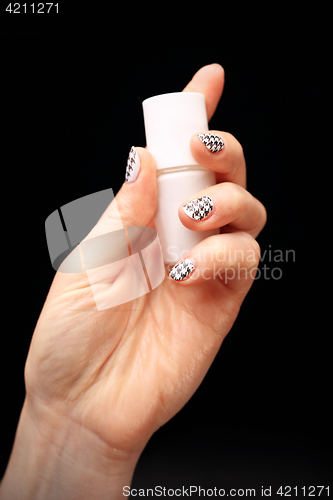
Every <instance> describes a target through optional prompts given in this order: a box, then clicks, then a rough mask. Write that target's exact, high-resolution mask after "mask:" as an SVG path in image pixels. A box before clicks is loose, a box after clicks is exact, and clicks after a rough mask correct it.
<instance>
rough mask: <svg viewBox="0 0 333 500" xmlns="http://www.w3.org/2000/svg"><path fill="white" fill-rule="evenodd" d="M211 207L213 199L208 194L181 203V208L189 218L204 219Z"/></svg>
mask: <svg viewBox="0 0 333 500" xmlns="http://www.w3.org/2000/svg"><path fill="white" fill-rule="evenodd" d="M213 207H214V205H213V201H212V199H211V198H210V197H209V196H200V198H196V199H195V200H192V201H189V202H188V203H186V205H183V210H184V212H185V213H186V215H188V216H189V217H191V219H194V220H204V219H205V218H206V217H208V215H209V214H210V213H211V211H212V210H213Z"/></svg>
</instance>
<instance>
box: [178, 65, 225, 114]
mask: <svg viewBox="0 0 333 500" xmlns="http://www.w3.org/2000/svg"><path fill="white" fill-rule="evenodd" d="M223 86H224V69H223V68H222V66H221V65H220V64H208V65H207V66H203V67H202V68H200V69H199V71H197V72H196V73H195V75H194V76H193V78H192V80H191V81H190V82H189V83H188V84H187V85H186V87H185V88H184V90H183V92H200V93H201V94H204V95H205V100H206V109H207V118H208V121H209V120H210V119H211V117H212V116H213V114H214V112H215V110H216V107H217V105H218V102H219V100H220V98H221V95H222V91H223Z"/></svg>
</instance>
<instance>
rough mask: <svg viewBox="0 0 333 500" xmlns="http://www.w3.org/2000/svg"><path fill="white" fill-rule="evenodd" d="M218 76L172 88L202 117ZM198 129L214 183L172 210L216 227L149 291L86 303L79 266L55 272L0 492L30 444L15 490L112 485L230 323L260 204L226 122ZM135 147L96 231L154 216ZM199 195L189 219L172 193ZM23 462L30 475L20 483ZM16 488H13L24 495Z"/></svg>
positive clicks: (248, 273) (148, 166)
mask: <svg viewBox="0 0 333 500" xmlns="http://www.w3.org/2000/svg"><path fill="white" fill-rule="evenodd" d="M223 84H224V71H223V69H222V68H221V66H219V65H216V64H213V65H209V66H205V67H203V68H201V69H200V70H199V71H198V72H197V74H196V75H195V76H194V77H193V79H192V81H191V82H190V83H189V84H188V86H187V87H186V88H185V89H184V91H191V92H201V93H204V94H205V97H206V105H207V114H208V119H210V117H211V116H212V114H213V113H214V111H215V108H216V106H217V104H218V101H219V99H220V96H221V93H222V89H223ZM198 134H200V137H198V135H195V136H193V137H192V139H191V151H192V154H193V156H194V158H195V159H196V160H197V161H198V163H199V164H201V165H203V166H205V167H207V168H209V169H211V170H213V171H215V172H216V178H217V185H215V186H212V187H210V188H208V189H206V190H205V191H202V192H201V193H193V196H192V198H191V199H190V200H184V203H183V204H182V206H180V207H179V218H180V220H181V222H182V223H183V224H184V226H186V227H188V228H189V229H191V230H193V231H205V230H208V229H212V228H221V230H220V233H221V234H218V235H216V236H210V237H208V238H206V239H205V240H204V241H202V242H201V243H199V244H198V245H197V246H196V247H195V248H194V249H193V250H191V251H190V252H189V254H188V255H187V256H186V258H189V259H190V260H191V262H192V264H193V266H194V268H193V270H192V272H191V273H189V275H188V276H186V278H185V279H184V280H183V281H176V280H174V279H172V278H171V277H170V276H167V277H166V278H165V280H164V281H163V283H162V284H161V285H160V286H158V287H157V288H156V289H154V290H153V291H152V292H150V293H148V294H146V295H143V296H142V297H139V298H137V299H135V300H133V301H132V302H130V303H127V304H123V305H120V306H115V307H112V308H109V309H105V310H102V311H97V309H96V304H95V301H94V297H93V294H92V291H91V288H90V283H89V280H88V277H87V276H86V275H85V274H65V273H60V272H57V274H56V275H55V278H54V281H53V283H52V286H51V288H50V291H49V294H48V296H47V299H46V302H45V304H44V307H43V310H42V312H41V315H40V318H39V320H38V323H37V326H36V329H35V332H34V335H33V339H32V342H31V346H30V351H29V355H28V358H27V362H26V368H25V382H26V391H27V394H26V401H25V404H24V408H23V411H22V415H21V421H20V424H19V429H18V433H17V436H16V441H15V445H14V449H13V453H12V457H11V460H10V463H9V466H8V469H7V472H6V475H5V478H4V480H3V487H2V491H3V495H6V492H9V491H11V492H14V491H15V484H11V478H12V480H13V477H14V476H15V473H13V472H12V471H14V470H15V467H16V468H17V467H22V466H23V463H24V458H23V456H24V450H26V448H28V447H29V446H30V454H31V453H32V452H31V447H40V448H42V449H43V451H40V452H39V454H38V451H35V452H34V453H33V454H32V456H33V458H32V463H31V464H30V465H27V466H26V467H28V470H29V476H30V477H27V478H26V486H25V490H24V491H26V492H28V491H35V494H36V496H35V497H31V498H48V499H49V498H53V496H52V492H53V495H54V498H58V497H57V496H56V494H55V493H54V491H56V488H58V489H59V490H58V491H61V493H62V495H61V498H80V499H82V498H85V492H86V495H87V498H90V499H91V498H95V496H94V494H96V498H98V499H99V500H101V499H102V498H104V496H105V497H106V498H109V497H110V491H111V490H112V492H113V497H115V496H117V495H119V496H121V491H122V487H123V486H125V485H129V484H130V480H131V475H132V473H133V470H134V467H135V464H136V462H137V460H138V458H139V456H140V454H141V452H142V450H143V449H144V447H145V445H146V443H147V442H148V440H149V439H150V437H151V436H152V434H153V433H154V432H155V431H156V430H157V429H158V428H159V427H160V426H161V425H163V424H164V423H165V422H167V421H168V420H169V419H170V418H171V417H172V416H173V415H175V414H176V413H177V412H178V411H179V410H180V409H181V408H182V407H183V405H184V404H185V403H186V402H187V401H188V399H189V398H190V397H191V396H192V394H193V393H194V392H195V390H196V389H197V387H198V386H199V384H200V383H201V381H202V379H203V377H204V376H205V374H206V372H207V370H208V368H209V367H210V365H211V363H212V361H213V359H214V357H215V356H216V353H217V351H218V349H219V347H220V345H221V343H222V341H223V339H224V338H225V336H226V335H227V333H228V332H229V330H230V328H231V327H232V325H233V323H234V321H235V319H236V317H237V314H238V311H239V308H240V306H241V303H242V301H243V299H244V297H245V295H246V293H247V292H248V290H249V288H250V286H251V284H252V282H253V279H254V277H255V272H256V268H257V265H258V261H259V245H258V244H257V242H256V241H255V239H254V238H255V237H256V236H257V235H258V233H259V232H260V231H261V229H262V228H263V226H264V224H265V221H266V212H265V209H264V207H263V205H262V204H261V203H260V202H259V201H258V200H256V199H255V198H254V197H253V196H252V195H251V194H250V193H249V192H248V191H246V167H245V160H244V155H243V151H242V147H241V145H240V144H239V143H238V141H237V140H236V139H235V138H234V137H233V136H232V135H230V134H228V133H226V132H220V131H202V130H200V131H198ZM205 134H213V135H214V136H217V137H216V140H218V138H220V139H222V141H221V142H219V143H220V145H222V144H223V148H222V149H221V150H220V151H218V152H215V153H214V152H212V151H210V149H211V148H210V149H209V141H207V140H206V141H204V138H205ZM208 139H209V137H208ZM213 139H214V138H213ZM205 142H206V144H205ZM207 145H208V147H207ZM136 152H137V154H138V156H139V159H140V170H139V172H138V175H137V177H136V179H135V180H134V181H133V182H124V184H123V186H122V188H121V189H120V191H119V193H118V194H117V196H116V198H115V200H116V207H115V203H114V202H112V203H111V204H110V206H109V208H108V209H107V211H106V212H105V213H104V215H103V216H102V218H101V219H100V221H99V222H98V225H97V226H96V228H95V232H96V234H98V232H101V233H103V232H107V231H108V230H112V228H113V227H114V224H115V215H114V214H116V212H117V213H118V211H119V213H120V215H121V218H122V219H123V221H126V222H125V223H126V224H129V225H132V226H149V225H150V226H152V227H154V226H153V224H154V222H153V219H154V213H155V210H156V202H157V185H156V172H155V164H154V160H153V158H152V156H151V155H150V154H149V152H148V151H147V150H146V149H143V148H136ZM200 196H207V197H209V198H210V200H211V204H210V208H211V210H210V212H209V213H208V214H207V216H206V217H205V218H203V219H201V220H200V217H199V216H198V217H199V218H197V219H198V220H196V219H195V218H193V217H191V214H192V212H193V210H192V208H193V206H194V205H193V204H188V205H187V210H184V209H183V205H185V204H186V203H188V202H190V201H192V200H194V199H196V198H198V197H200ZM143 199H144V200H145V203H144V204H143V203H142V200H143ZM115 208H117V211H116V210H115ZM191 210H192V211H191ZM124 279H125V278H124V273H123V272H119V274H118V275H117V277H116V278H115V280H114V281H113V283H112V284H111V285H110V287H114V290H117V289H121V287H122V286H125V283H124V282H123V281H122V280H124ZM78 304H79V308H78V309H77V310H75V306H76V305H78ZM27 429H30V430H29V431H28V430H27ZM32 429H33V430H32ZM28 434H29V435H30V436H31V440H32V442H31V441H29V435H28ZM37 436H38V438H37ZM29 443H30V445H29ZM20 457H21V458H20ZM20 464H21V465H20ZM50 464H51V465H50ZM52 464H53V465H52ZM81 465H82V466H81ZM36 468H37V470H35V469H36ZM11 469H12V470H11ZM33 471H35V474H36V475H37V476H36V477H35V482H34V486H31V480H32V478H31V476H32V475H33V474H34V473H33ZM80 471H81V472H80ZM20 474H22V472H21V471H20ZM68 476H69V477H68ZM37 477H38V478H37ZM52 478H53V479H52ZM95 482H97V483H98V485H99V486H98V488H97V489H96V488H95V486H94V485H95ZM29 484H30V486H28V485H29ZM104 484H105V488H104V487H103V485H104ZM10 488H12V489H10ZM33 488H35V489H34V490H33ZM52 488H53V489H52ZM24 491H23V490H22V491H21V492H20V495H21V496H19V495H18V498H20V499H21V500H22V499H24V498H29V496H28V494H27V493H26V495H24V494H23V493H24ZM36 492H38V495H39V496H38V495H37V493H36ZM43 492H44V496H43ZM74 492H75V494H74ZM108 495H109V496H108ZM1 498H10V500H12V499H13V498H16V497H15V496H14V495H13V496H12V497H9V496H8V497H7V496H3V497H1Z"/></svg>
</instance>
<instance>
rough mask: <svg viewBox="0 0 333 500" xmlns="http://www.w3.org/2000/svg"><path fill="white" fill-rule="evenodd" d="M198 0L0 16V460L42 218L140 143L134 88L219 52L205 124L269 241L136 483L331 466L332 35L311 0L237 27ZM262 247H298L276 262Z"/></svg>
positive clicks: (160, 83)
mask: <svg viewBox="0 0 333 500" xmlns="http://www.w3.org/2000/svg"><path fill="white" fill-rule="evenodd" d="M204 10H205V9H204V7H203V6H202V7H201V8H200V9H198V12H197V18H196V21H195V22H193V21H192V22H187V21H186V17H183V18H182V19H181V20H179V18H178V21H180V22H178V23H177V25H175V26H173V24H172V23H171V22H169V23H166V25H165V26H164V25H163V26H162V25H160V24H159V23H158V24H157V23H156V22H153V21H152V20H149V16H148V12H146V16H143V17H142V18H138V17H136V16H135V15H134V14H133V13H131V12H128V15H127V18H126V22H125V23H124V24H123V25H121V24H120V23H119V19H118V18H117V16H114V17H111V18H109V23H105V24H104V25H103V28H102V27H101V28H100V30H99V29H98V26H97V24H94V25H93V26H92V25H91V26H90V25H89V26H88V25H87V24H84V25H82V23H83V21H82V19H83V18H82V19H81V18H79V19H77V20H76V22H75V23H74V22H73V23H72V25H71V29H67V28H65V25H64V24H62V23H63V22H64V21H66V13H60V14H59V17H58V18H56V16H53V18H52V20H50V18H49V19H45V16H44V18H43V19H42V18H41V16H40V17H39V18H38V19H37V20H36V17H35V18H34V19H32V16H30V17H29V19H28V16H26V18H23V17H22V16H17V17H16V18H15V19H14V16H13V15H12V16H11V17H10V16H9V15H8V16H4V15H3V17H2V22H3V24H2V26H3V27H4V29H3V31H2V48H3V57H2V63H1V65H2V79H1V80H2V82H1V87H2V91H1V100H2V110H3V113H2V122H3V124H4V127H3V130H2V134H1V135H2V141H1V142H2V148H1V153H2V154H1V158H2V162H1V163H2V176H3V177H2V191H3V203H4V205H3V209H2V214H3V226H2V227H3V244H2V248H3V257H2V258H3V263H4V265H3V271H2V286H3V289H4V292H5V293H4V296H3V301H2V306H3V307H2V309H3V313H2V314H3V328H2V329H1V330H2V336H1V359H2V367H1V372H2V373H1V392H2V397H1V401H2V411H1V424H2V425H1V447H0V448H1V456H0V458H1V473H3V472H4V470H5V467H6V464H7V461H8V458H9V455H10V450H11V446H12V442H13V439H14V435H15V429H16V425H17V421H18V418H19V414H20V410H21V407H22V403H23V399H24V379H23V368H24V363H25V359H26V356H27V352H28V348H29V344H30V340H31V336H32V333H33V331H34V327H35V324H36V322H37V319H38V316H39V314H40V311H41V308H42V305H43V303H44V300H45V298H46V295H47V292H48V289H49V286H50V284H51V282H52V279H53V276H54V271H53V269H52V267H51V264H50V261H49V256H48V250H47V245H46V240H45V231H44V222H45V219H46V218H47V216H48V215H49V214H50V213H51V212H53V211H54V210H55V209H56V208H58V207H60V206H61V205H63V204H65V203H67V202H70V201H72V200H75V199H77V198H80V197H82V196H85V195H88V194H90V193H93V192H97V191H100V190H103V189H106V188H109V187H112V188H113V190H114V192H115V193H116V192H117V191H118V189H119V188H120V186H121V184H122V182H123V180H124V173H125V165H126V159H127V155H128V152H129V149H130V147H131V146H132V145H136V146H144V145H145V136H144V129H143V117H142V106H141V101H142V100H143V99H145V98H147V97H150V96H152V95H156V94H160V93H164V92H174V91H180V90H182V88H183V87H184V86H185V85H186V83H187V82H188V81H189V80H190V79H191V77H192V76H193V74H194V73H195V72H196V71H197V70H198V69H199V68H200V67H201V66H203V65H205V64H209V63H212V62H218V63H220V64H221V65H222V66H223V67H224V69H225V73H226V82H225V89H224V92H223V96H222V99H221V101H220V104H219V106H218V108H217V111H216V113H215V115H214V117H213V119H212V120H211V122H210V128H211V129H217V130H226V131H228V132H230V133H232V134H233V135H235V137H236V138H237V139H238V140H239V141H240V142H241V144H242V146H243V149H244V153H245V158H246V162H247V169H248V189H249V191H250V192H251V193H252V194H253V195H254V196H256V197H257V198H258V199H260V200H261V201H262V202H263V203H264V204H265V206H266V208H267V213H268V221H267V225H266V227H265V229H264V230H263V232H262V233H261V234H260V236H259V237H258V241H259V243H260V245H261V249H262V254H264V252H265V251H266V257H265V259H264V261H263V262H262V263H261V266H260V269H261V277H260V278H259V279H257V280H255V282H254V285H253V287H252V288H251V290H250V292H249V294H248V296H247V297H246V299H245V301H244V304H243V306H242V308H241V311H240V314H239V317H238V318H237V320H236V322H235V324H234V326H233V328H232V330H231V332H230V333H229V335H228V336H227V338H226V339H225V341H224V343H223V345H222V347H221V349H220V351H219V353H218V354H217V356H216V359H215V360H214V363H213V365H212V367H211V369H210V370H209V372H208V374H207V376H206V378H205V380H204V381H203V383H202V384H201V386H200V387H199V389H198V390H197V392H196V393H195V395H194V396H193V397H192V399H191V400H190V401H189V402H188V403H187V404H186V405H185V407H184V408H183V410H182V411H181V412H180V413H179V414H177V415H176V416H175V417H174V418H173V419H172V420H171V421H170V422H169V423H168V424H166V425H165V426H164V427H163V428H161V429H160V430H159V431H158V432H157V433H156V434H155V435H154V436H153V437H152V439H151V440H150V442H149V444H148V446H147V448H146V449H145V451H144V453H143V455H142V457H141V459H140V461H139V463H138V466H137V469H136V472H135V475H134V481H133V486H134V487H137V488H140V487H141V488H143V487H154V486H155V485H157V484H160V485H162V486H166V487H170V488H176V487H179V486H181V485H185V486H186V485H187V486H189V485H191V484H192V485H193V484H195V485H200V486H201V487H206V488H214V487H215V486H216V487H220V488H222V487H225V488H228V487H236V488H247V487H250V486H255V487H257V488H258V492H259V488H260V486H262V485H263V486H265V487H268V486H270V485H272V486H275V487H278V486H280V485H282V486H286V485H290V486H296V485H297V486H299V487H301V486H303V485H309V484H314V485H325V486H328V485H329V484H330V478H331V474H329V470H330V467H331V466H332V462H331V455H330V452H331V448H330V439H331V437H332V435H331V422H332V411H331V405H330V403H331V382H332V374H331V367H330V362H331V357H332V351H331V349H330V345H331V340H330V337H331V335H332V326H331V323H330V322H329V320H328V318H329V316H328V315H327V312H329V311H330V303H329V299H330V293H331V291H330V281H331V277H330V268H329V262H330V260H329V252H328V254H327V253H326V250H327V247H329V245H330V241H331V239H330V237H329V227H330V226H329V220H327V219H326V220H325V217H326V215H327V214H328V213H329V209H330V201H331V198H330V196H329V194H327V192H326V190H325V187H327V186H328V185H329V183H330V177H329V173H330V164H331V162H330V157H329V155H328V144H329V142H330V140H331V130H329V125H330V111H329V109H328V104H329V99H328V98H329V86H330V79H331V77H330V76H329V75H330V71H331V69H330V64H329V60H330V58H329V52H330V51H329V38H328V37H326V36H325V32H326V30H325V27H324V26H323V25H322V24H321V23H318V21H316V22H315V24H314V23H313V20H311V19H310V16H309V19H306V20H304V19H303V20H302V21H301V20H300V19H294V20H290V19H289V22H287V21H286V20H285V19H283V18H282V20H276V23H273V22H271V23H270V22H268V21H267V22H266V23H263V24H265V25H266V28H265V30H264V29H263V28H262V26H261V24H260V23H258V26H257V25H256V26H254V25H251V24H250V22H249V24H250V27H249V29H247V30H245V31H244V29H243V27H242V26H243V25H240V24H239V23H238V18H236V17H230V18H229V19H228V17H227V20H225V19H224V18H223V9H222V13H221V12H219V15H217V16H216V17H217V18H216V19H215V20H214V15H213V16H212V15H210V16H209V18H208V17H207V13H206V14H205V13H204ZM2 14H3V13H2ZM86 14H87V17H85V18H84V19H85V20H86V19H87V18H88V15H89V12H86ZM211 14H212V12H211ZM95 17H96V20H100V21H102V20H103V17H104V16H103V12H99V13H96V12H95ZM208 19H209V22H208ZM94 20H95V18H94ZM51 21H52V22H51ZM227 21H229V22H227ZM270 21H272V19H271V18H270ZM85 22H86V21H85ZM227 24H228V25H229V28H230V27H231V28H232V29H230V30H228V34H227V33H226V29H225V27H226V25H227ZM300 25H301V26H302V27H301V28H300ZM318 30H319V31H318ZM269 250H270V251H271V252H272V255H273V256H274V255H276V252H275V253H274V251H276V250H280V251H282V255H283V256H284V260H285V257H286V251H287V250H294V255H295V258H294V259H293V258H292V254H290V253H289V261H288V262H274V261H272V260H270V259H269V258H268V251H269ZM264 265H266V266H267V267H268V268H269V270H267V271H266V276H267V277H268V278H269V279H264V277H263V266H264ZM275 267H278V268H280V269H281V271H273V273H272V269H273V268H275ZM281 274H282V276H281ZM274 277H275V278H276V277H278V278H279V277H280V279H274ZM325 316H326V317H325ZM258 494H259V493H258ZM277 498H279V497H277Z"/></svg>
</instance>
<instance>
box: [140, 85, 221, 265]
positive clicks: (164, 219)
mask: <svg viewBox="0 0 333 500" xmlns="http://www.w3.org/2000/svg"><path fill="white" fill-rule="evenodd" d="M142 105H143V114H144V123H145V131H146V141H147V149H148V151H149V152H150V153H151V154H152V155H153V157H154V159H155V162H156V167H157V183H158V205H157V212H156V215H155V225H156V229H157V233H158V236H159V239H160V242H161V247H162V252H163V259H164V262H165V264H175V263H176V262H178V261H179V260H181V259H183V258H184V257H185V255H186V254H187V252H188V251H189V250H191V249H192V248H193V247H194V246H195V245H197V243H199V242H200V241H202V240H203V239H205V238H207V236H211V235H213V234H218V233H219V229H213V230H210V231H192V230H190V229H187V228H186V227H185V226H183V224H182V223H181V222H180V220H179V217H178V207H179V206H180V205H181V204H184V203H185V202H186V201H187V200H188V199H191V198H194V197H195V195H196V194H197V193H198V192H199V191H201V190H203V189H206V188H207V187H209V186H212V185H213V184H215V183H216V178H215V172H213V171H211V170H208V169H207V168H205V167H202V166H201V165H199V164H198V163H197V162H196V161H195V160H194V158H193V156H192V155H191V152H190V138H191V136H192V135H193V134H198V133H201V132H206V131H207V130H208V122H207V112H206V104H205V96H204V95H203V94H200V93H197V92H175V93H171V94H162V95H157V96H154V97H150V98H148V99H146V100H145V101H143V103H142ZM143 202H144V200H143Z"/></svg>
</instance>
